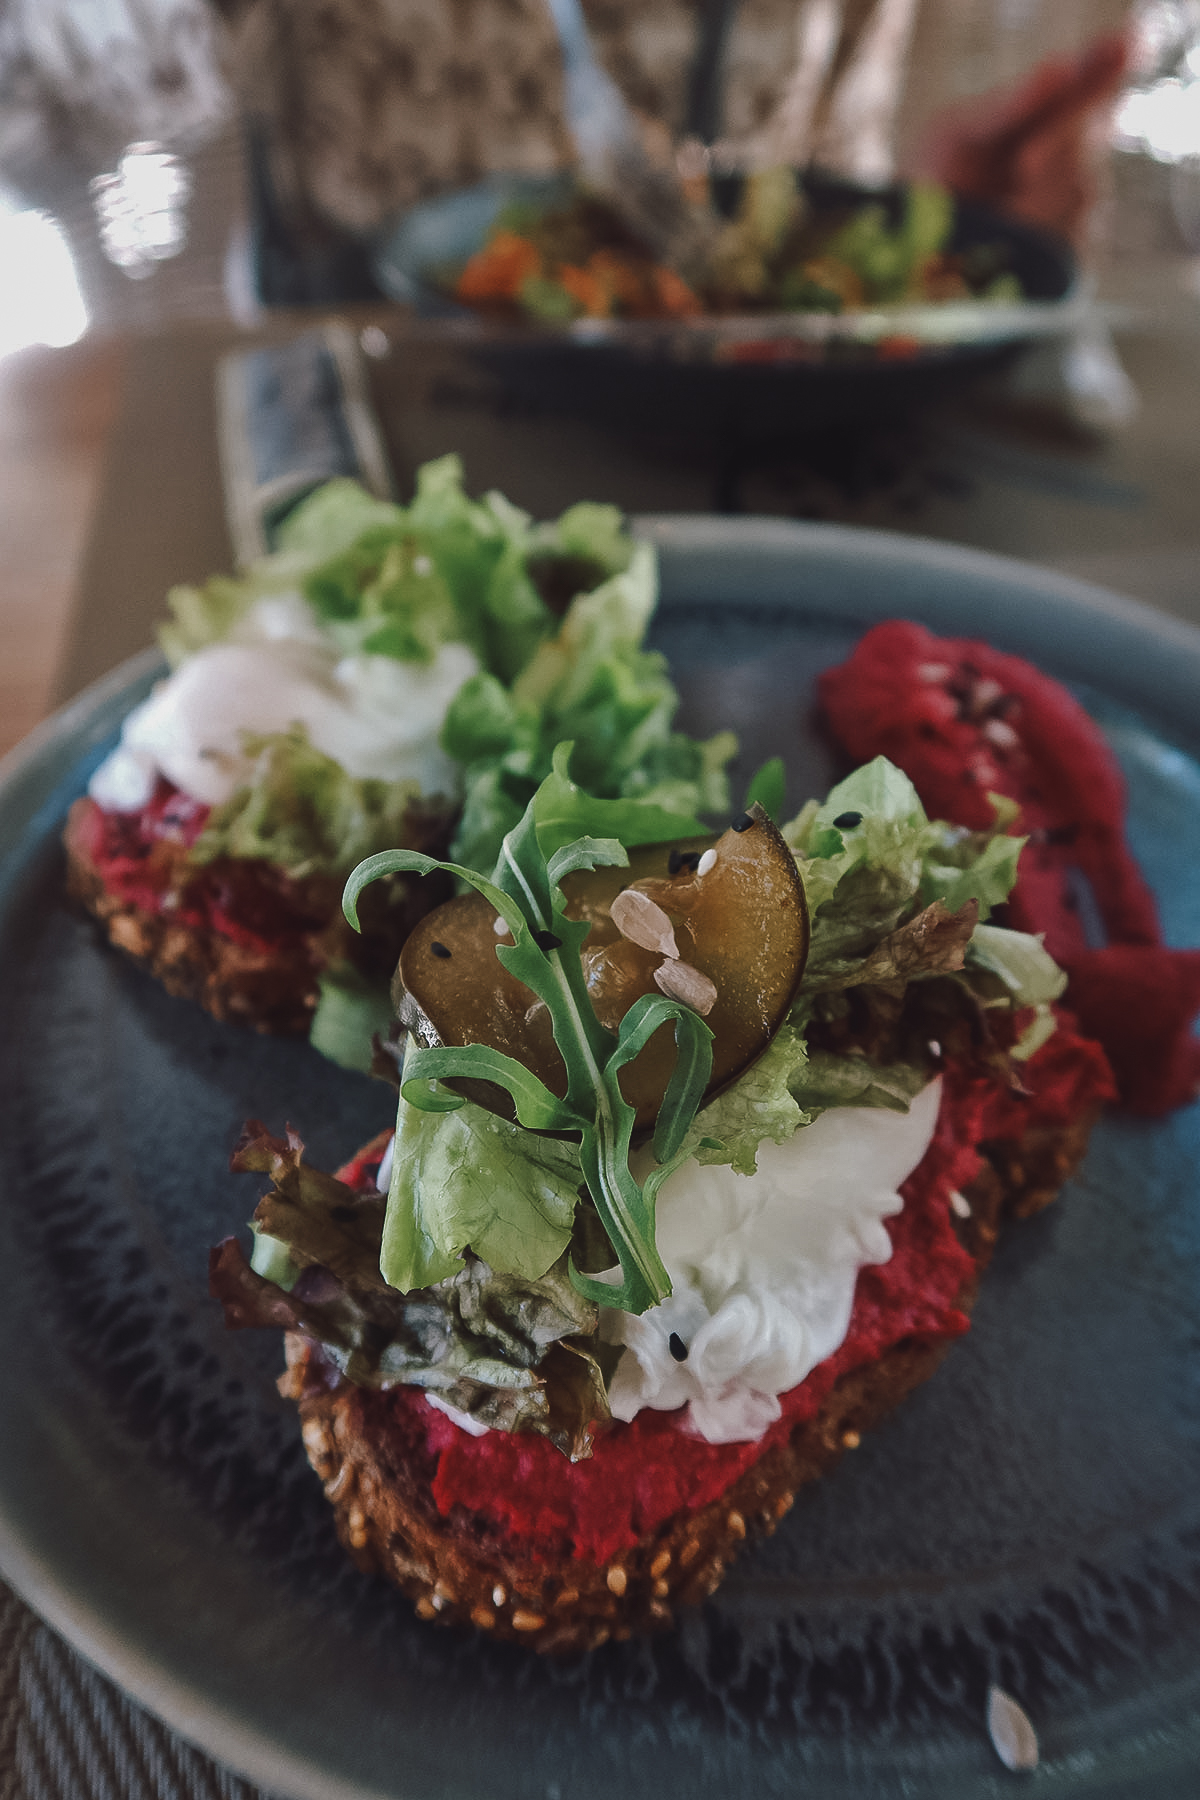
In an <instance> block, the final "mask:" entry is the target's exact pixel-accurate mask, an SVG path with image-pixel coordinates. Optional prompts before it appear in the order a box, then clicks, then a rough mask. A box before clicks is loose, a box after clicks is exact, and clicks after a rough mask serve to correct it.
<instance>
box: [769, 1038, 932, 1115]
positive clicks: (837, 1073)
mask: <svg viewBox="0 0 1200 1800" xmlns="http://www.w3.org/2000/svg"><path fill="white" fill-rule="evenodd" d="M929 1078H930V1069H929V1066H928V1065H927V1064H925V1063H916V1062H911V1063H910V1062H894V1063H877V1062H872V1061H871V1059H870V1058H869V1057H866V1056H835V1055H834V1054H833V1053H832V1052H831V1051H829V1050H810V1051H809V1054H808V1058H807V1061H806V1062H805V1063H804V1065H803V1068H802V1069H800V1070H799V1071H798V1074H797V1079H796V1082H795V1086H794V1090H793V1097H794V1098H795V1100H796V1103H797V1105H798V1106H801V1107H803V1109H804V1111H805V1112H806V1113H807V1114H808V1115H809V1117H810V1118H811V1119H815V1118H816V1117H817V1114H818V1113H822V1112H827V1111H828V1110H829V1108H830V1107H832V1106H880V1107H884V1108H886V1110H887V1111H889V1112H907V1111H908V1109H909V1107H910V1106H911V1105H912V1102H913V1101H914V1100H915V1099H916V1097H917V1095H918V1094H919V1093H920V1092H921V1090H922V1089H923V1088H924V1087H926V1086H927V1085H928V1082H929Z"/></svg>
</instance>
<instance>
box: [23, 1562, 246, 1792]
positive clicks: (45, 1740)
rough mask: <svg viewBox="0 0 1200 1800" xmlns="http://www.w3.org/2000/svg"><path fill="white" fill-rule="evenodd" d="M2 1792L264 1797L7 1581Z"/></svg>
mask: <svg viewBox="0 0 1200 1800" xmlns="http://www.w3.org/2000/svg"><path fill="white" fill-rule="evenodd" d="M0 1800H266V1796H265V1795H263V1794H262V1791H261V1789H259V1788H256V1787H252V1786H251V1785H250V1784H249V1783H248V1782H246V1781H243V1780H242V1779H241V1778H240V1777H239V1776H237V1775H234V1774H232V1773H231V1772H230V1771H229V1770H228V1769H222V1768H220V1767H219V1766H218V1764H216V1763H214V1762H212V1761H210V1760H209V1758H208V1757H207V1756H204V1755H202V1754H201V1752H200V1751H199V1750H194V1749H193V1748H192V1747H191V1745H190V1744H185V1743H184V1741H183V1739H182V1738H180V1737H177V1736H176V1734H175V1733H174V1732H173V1731H171V1730H169V1729H168V1727H167V1726H165V1725H163V1724H162V1723H161V1722H160V1721H159V1720H158V1719H155V1718H153V1717H151V1715H150V1714H149V1713H147V1712H143V1711H142V1709H141V1707H139V1706H137V1705H135V1703H134V1702H133V1701H132V1700H129V1699H127V1698H126V1696H125V1695H124V1694H122V1693H121V1692H120V1691H119V1690H118V1689H117V1688H115V1687H113V1685H112V1683H111V1682H109V1681H106V1680H105V1679H104V1677H103V1676H102V1675H99V1674H97V1672H96V1671H95V1669H93V1668H92V1667H91V1666H90V1665H89V1664H88V1663H86V1662H84V1661H83V1659H82V1657H79V1656H77V1655H76V1654H75V1652H74V1651H73V1650H71V1649H70V1648H69V1647H68V1646H67V1645H66V1644H65V1643H64V1642H63V1640H62V1639H61V1638H60V1637H59V1636H57V1634H56V1633H55V1632H53V1631H51V1629H50V1627H49V1626H48V1625H44V1624H42V1622H41V1620H40V1619H38V1618H37V1617H36V1616H35V1615H34V1614H33V1613H31V1612H30V1611H29V1609H28V1607H26V1606H24V1605H23V1604H22V1602H21V1601H20V1600H18V1599H17V1597H16V1595H15V1594H13V1593H12V1592H11V1591H10V1590H9V1589H8V1588H6V1587H4V1586H3V1584H0Z"/></svg>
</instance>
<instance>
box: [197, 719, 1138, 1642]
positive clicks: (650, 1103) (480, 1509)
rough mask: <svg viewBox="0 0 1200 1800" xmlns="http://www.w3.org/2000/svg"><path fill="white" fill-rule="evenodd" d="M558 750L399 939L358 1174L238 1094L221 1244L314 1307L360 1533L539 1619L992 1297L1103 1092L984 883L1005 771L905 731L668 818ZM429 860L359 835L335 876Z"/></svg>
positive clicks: (905, 1384)
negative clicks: (842, 772) (991, 783)
mask: <svg viewBox="0 0 1200 1800" xmlns="http://www.w3.org/2000/svg"><path fill="white" fill-rule="evenodd" d="M566 760H567V750H566V748H565V747H564V748H563V749H561V750H560V751H559V753H558V755H557V759H556V764H555V767H554V769H553V771H552V773H551V775H550V776H549V777H548V778H547V779H546V781H545V782H544V783H543V784H542V785H541V787H540V788H539V789H538V791H537V793H536V794H535V796H534V797H533V799H532V800H531V801H530V803H529V805H528V807H527V808H526V810H525V812H524V814H523V816H522V818H521V820H520V822H519V823H518V824H517V825H516V826H515V827H514V828H513V829H512V830H510V832H509V833H508V835H507V836H506V838H505V840H504V844H503V846H502V849H501V852H500V855H499V857H498V859H497V862H496V867H495V872H494V875H493V877H492V879H491V880H490V881H488V880H484V879H483V878H481V877H480V876H478V875H477V874H475V873H473V872H472V871H471V870H469V869H466V868H463V867H459V868H458V869H457V870H451V873H452V874H456V875H457V876H458V877H459V878H460V879H462V880H464V881H465V883H466V885H467V886H468V887H469V890H470V891H467V892H465V893H461V894H460V895H459V896H458V897H456V898H453V899H451V900H449V901H446V902H444V903H443V904H441V905H440V906H439V907H438V908H437V909H436V910H434V911H432V912H430V913H429V914H428V915H426V917H425V918H424V919H423V920H422V921H421V923H420V924H419V925H418V926H417V928H416V930H415V931H414V933H413V935H412V936H411V937H410V938H409V940H408V942H407V944H406V946H405V949H404V951H403V954H402V957H401V960H400V965H399V970H398V976H397V986H396V993H397V999H398V1003H399V1010H400V1016H401V1019H402V1020H403V1022H404V1025H405V1027H406V1034H405V1036H404V1038H403V1041H402V1042H401V1043H399V1044H398V1046H397V1054H398V1057H399V1082H400V1090H401V1097H400V1101H399V1110H398V1116H397V1125H396V1130H395V1135H394V1138H393V1135H392V1133H391V1132H384V1133H382V1134H381V1135H380V1137H379V1138H378V1139H377V1140H376V1141H375V1142H374V1143H373V1144H372V1145H370V1146H368V1147H367V1148H366V1149H365V1150H364V1151H362V1152H361V1153H360V1154H359V1155H358V1156H357V1157H356V1158H355V1160H354V1161H353V1162H352V1163H350V1164H348V1165H347V1166H346V1167H345V1168H343V1169H342V1170H341V1171H340V1173H339V1174H338V1175H337V1176H331V1175H327V1174H322V1173H320V1172H318V1171H317V1170H315V1169H312V1168H310V1167H309V1166H308V1165H307V1164H306V1163H305V1162H304V1159H303V1153H302V1145H301V1143H300V1140H299V1139H298V1138H297V1137H296V1136H295V1135H294V1134H293V1133H292V1132H291V1131H290V1130H289V1132H288V1134H287V1135H286V1137H283V1138H277V1137H273V1136H271V1135H270V1133H269V1132H268V1131H267V1129H266V1128H265V1127H263V1126H261V1125H257V1124H256V1125H254V1126H252V1127H250V1128H249V1129H248V1132H247V1135H246V1137H245V1138H244V1140H243V1142H242V1144H241V1145H240V1146H239V1149H238V1151H237V1154H236V1156H235V1167H237V1168H239V1169H242V1170H251V1171H256V1172H262V1173H264V1174H267V1175H269V1176H270V1178H271V1182H272V1185H271V1187H270V1190H269V1191H268V1192H267V1194H266V1195H265V1196H264V1198H263V1199H262V1200H261V1201H260V1203H259V1205H258V1208H257V1211H256V1213H255V1216H254V1222H253V1231H254V1245H253V1252H252V1255H251V1256H250V1257H249V1259H248V1258H247V1256H246V1255H245V1253H244V1251H243V1249H242V1248H241V1246H240V1245H239V1243H238V1241H237V1240H236V1239H234V1238H230V1239H228V1240H226V1242H225V1243H224V1244H223V1245H221V1246H220V1247H219V1249H217V1250H216V1251H214V1253H213V1262H212V1286H213V1291H214V1293H215V1294H216V1295H217V1297H218V1298H219V1299H221V1300H222V1302H223V1303H224V1306H225V1310H226V1317H227V1320H228V1322H229V1323H230V1324H231V1325H233V1326H247V1325H269V1326H275V1327H283V1328H284V1330H285V1331H286V1333H287V1338H286V1344H287V1362H288V1368H287V1373H286V1374H285V1376H284V1377H283V1378H282V1382H281V1386H282V1388H283V1391H284V1392H285V1393H286V1394H287V1395H290V1396H291V1397H292V1398H294V1399H295V1400H296V1401H297V1403H298V1407H299V1411H300V1415H301V1420H302V1431H303V1438H304V1443H305V1447H306V1449H307V1452H308V1455H309V1458H310V1461H311V1462H312V1465H313V1467H314V1469H315V1470H316V1472H317V1473H318V1475H319V1476H320V1478H321V1480H322V1481H323V1483H324V1486H325V1491H326V1493H327V1495H328V1496H329V1499H330V1501H331V1502H332V1504H333V1507H334V1511H335V1515H336V1521H337V1529H338V1532H339V1534H340V1536H341V1538H342V1540H343V1542H344V1543H345V1545H346V1546H347V1548H348V1549H349V1551H350V1553H351V1554H352V1556H353V1557H354V1558H355V1560H356V1561H357V1562H358V1564H359V1565H360V1566H361V1567H362V1568H364V1569H366V1570H373V1571H379V1572H382V1573H383V1574H385V1575H387V1576H388V1577H390V1578H391V1579H392V1580H394V1581H396V1582H398V1583H399V1584H400V1586H401V1587H402V1588H403V1589H404V1590H405V1591H406V1592H407V1593H408V1594H409V1595H410V1596H411V1597H412V1598H413V1599H414V1601H415V1603H416V1607H417V1611H418V1613H419V1614H420V1615H421V1616H422V1617H424V1618H430V1619H432V1618H435V1617H436V1618H440V1619H442V1620H444V1621H454V1622H458V1623H463V1624H466V1623H470V1624H472V1625H474V1626H475V1627H477V1628H478V1629H481V1630H485V1631H487V1632H489V1633H491V1634H493V1635H496V1636H502V1637H509V1638H513V1639H515V1640H518V1641H522V1642H524V1643H527V1644H529V1645H531V1646H533V1647H534V1648H536V1649H539V1650H548V1651H574V1650H581V1649H588V1648H591V1647H593V1646H595V1645H597V1644H600V1643H602V1642H603V1641H605V1640H606V1639H607V1638H609V1637H618V1638H620V1637H626V1636H628V1635H629V1634H630V1633H632V1632H640V1631H647V1630H653V1629H657V1628H661V1627H663V1626H665V1625H667V1624H669V1623H670V1621H671V1619H672V1617H673V1611H674V1608H675V1607H676V1606H677V1605H678V1604H680V1603H688V1602H694V1601H697V1600H699V1599H702V1598H703V1597H704V1596H706V1595H708V1594H709V1593H711V1592H712V1590H713V1589H714V1587H715V1586H716V1585H717V1583H718V1582H719V1580H720V1579H721V1575H722V1572H723V1571H724V1569H725V1567H726V1565H727V1563H728V1562H729V1560H730V1559H731V1558H732V1557H733V1556H734V1555H735V1554H736V1553H737V1551H738V1550H739V1548H740V1547H741V1545H742V1543H743V1541H744V1540H747V1539H749V1538H753V1537H754V1536H755V1535H757V1534H760V1533H763V1532H768V1531H772V1530H773V1529H774V1528H775V1526H776V1524H777V1522H778V1521H779V1520H780V1519H781V1518H782V1517H783V1516H784V1514H785V1513H786V1512H787V1511H788V1509H789V1508H790V1507H791V1505H792V1504H793V1498H794V1495H795V1492H796V1489H797V1487H798V1486H799V1485H800V1484H801V1483H803V1482H805V1481H808V1480H811V1479H812V1478H813V1477H815V1476H818V1475H821V1474H822V1473H824V1472H825V1471H826V1470H828V1469H829V1468H830V1467H831V1466H832V1465H833V1464H834V1463H835V1462H836V1461H837V1459H838V1458H839V1457H840V1456H841V1455H842V1454H843V1452H844V1451H846V1450H847V1449H850V1448H852V1447H853V1446H855V1445H856V1444H857V1443H858V1441H859V1435H860V1433H861V1432H862V1431H863V1430H864V1429H865V1428H866V1427H867V1426H869V1425H872V1424H873V1423H874V1422H875V1421H876V1420H877V1419H879V1418H880V1417H881V1416H882V1415H883V1414H885V1413H887V1412H888V1411H889V1410H890V1409H891V1408H892V1407H893V1406H894V1405H895V1404H896V1403H897V1402H898V1401H899V1400H900V1399H901V1398H902V1397H903V1396H904V1394H906V1393H907V1392H908V1391H909V1390H910V1389H911V1388H912V1387H913V1386H914V1385H916V1384H917V1383H918V1382H920V1381H922V1380H924V1379H925V1377H926V1376H928V1375H929V1374H930V1373H931V1372H932V1370H933V1369H934V1367H935V1365H936V1364H937V1362H938V1360H939V1358H940V1356H941V1355H942V1353H943V1351H944V1350H945V1349H946V1347H947V1345H948V1344H949V1343H950V1342H951V1341H952V1340H953V1339H954V1338H955V1337H957V1336H959V1335H960V1334H961V1333H962V1332H964V1331H965V1330H966V1329H967V1325H968V1319H967V1312H968V1310H969V1307H970V1304H971V1301H972V1299H973V1297H974V1294H975V1289H976V1284H977V1281H978V1278H979V1275H980V1272H981V1271H982V1269H983V1268H984V1266H985V1264H986V1263H987V1261H988V1258H989V1255H990V1253H991V1250H992V1247H993V1244H994V1242H995V1239H996V1234H997V1230H998V1228H999V1225H1000V1223H1001V1220H1002V1218H1003V1217H1004V1216H1005V1215H1006V1214H1008V1213H1013V1214H1016V1215H1018V1216H1020V1215H1024V1214H1027V1213H1030V1212H1033V1211H1035V1210H1037V1209H1038V1208H1040V1207H1042V1206H1044V1205H1045V1204H1046V1203H1047V1202H1049V1201H1050V1200H1052V1199H1053V1198H1054V1196H1055V1194H1056V1193H1057V1192H1058V1189H1059V1187H1060V1186H1061V1184H1062V1182H1063V1180H1064V1178H1065V1177H1066V1176H1067V1174H1068V1173H1069V1172H1070V1170H1071V1169H1072V1167H1073V1166H1074V1165H1075V1163H1076V1161H1077V1160H1078V1158H1079V1156H1080V1155H1081V1154H1082V1151H1083V1149H1084V1146H1085V1144H1086V1141H1087V1136H1088V1131H1089V1128H1090V1125H1091V1123H1092V1121H1093V1119H1094V1117H1095V1116H1096V1114H1097V1112H1098V1110H1099V1108H1100V1106H1101V1105H1102V1103H1103V1102H1104V1101H1105V1100H1106V1099H1108V1098H1110V1097H1111V1094H1112V1084H1111V1078H1110V1076H1109V1072H1108V1067H1107V1064H1106V1062H1105V1059H1104V1056H1103V1054H1102V1052H1101V1051H1100V1050H1099V1049H1098V1048H1097V1047H1096V1046H1095V1045H1093V1044H1091V1043H1089V1042H1087V1041H1085V1040H1084V1039H1082V1038H1081V1037H1080V1036H1079V1034H1078V1033H1077V1031H1076V1030H1075V1028H1074V1025H1073V1023H1072V1021H1071V1019H1070V1017H1069V1016H1068V1015H1065V1014H1063V1013H1061V1012H1060V1011H1059V1010H1058V1007H1057V1000H1058V997H1059V995H1060V994H1061V992H1062V988H1063V982H1064V978H1063V976H1062V974H1061V972H1060V971H1059V970H1058V968H1057V967H1056V966H1055V964H1054V963H1053V962H1052V961H1051V959H1050V957H1049V956H1048V955H1047V953H1046V952H1045V950H1044V949H1043V947H1042V945H1041V944H1040V942H1039V941H1038V939H1037V938H1036V937H1033V936H1029V935H1026V934H1023V933H1021V932H1015V931H1011V930H1007V929H1003V928H1001V927H1000V926H998V925H997V924H996V923H994V922H992V921H990V920H989V915H990V913H991V912H992V909H993V908H995V907H997V906H998V905H1000V904H1002V903H1003V901H1004V900H1005V898H1006V896H1007V895H1008V893H1009V891H1010V889H1011V887H1012V883H1013V880H1014V877H1015V874H1016V868H1017V859H1018V855H1019V853H1020V850H1021V840H1020V839H1018V838H1016V837H1013V836H1011V835H1008V832H1007V828H1008V826H1009V825H1010V824H1011V818H1010V817H1009V815H1008V814H1007V813H1006V811H1005V809H1004V808H1003V806H1002V805H1001V806H999V808H998V809H997V810H996V811H995V812H994V814H993V816H992V818H991V819H990V821H989V822H988V823H986V824H985V825H984V827H983V828H981V829H979V830H964V829H960V828H957V827H951V826H946V825H943V824H938V823H936V822H931V821H930V820H929V819H928V818H927V816H926V813H925V811H924V809H923V807H922V805H921V802H920V801H919V799H918V797H917V794H916V792H915V790H914V788H913V786H912V784H911V782H910V781H909V780H908V779H907V777H905V776H904V775H902V774H901V773H900V772H899V771H898V770H897V769H895V768H894V767H893V766H892V765H891V764H890V763H888V762H887V761H885V760H883V759H882V758H880V759H878V760H876V761H874V762H872V763H871V764H870V765H868V766H867V767H864V768H862V769H860V770H859V771H857V772H856V773H854V774H853V775H851V776H850V777H849V778H848V779H847V780H845V781H844V782H842V783H841V784H839V785H838V786H837V787H836V788H835V789H834V790H833V792H832V793H831V794H830V795H829V796H828V798H827V799H826V800H825V801H824V802H818V801H815V800H814V801H812V802H810V803H809V804H808V805H807V806H806V807H805V808H804V809H803V810H802V811H801V813H800V814H799V815H798V816H797V817H796V818H795V819H793V820H792V821H791V823H790V824H787V825H785V826H784V827H783V828H782V830H780V829H777V828H776V826H775V825H774V824H773V823H772V821H771V819H770V817H769V815H768V813H767V812H765V811H764V810H763V808H762V807H761V806H760V805H758V804H753V805H751V806H750V808H749V810H748V811H747V812H746V813H745V814H743V815H741V816H740V817H739V818H737V819H735V820H734V822H733V824H732V825H731V826H730V828H729V829H728V830H726V831H725V832H723V833H722V834H720V835H719V836H717V837H715V838H711V839H705V838H699V839H687V840H682V841H680V840H676V841H674V842H664V843H660V844H658V845H657V846H656V847H647V845H648V844H649V841H650V837H651V835H652V834H651V833H650V831H649V830H648V828H647V826H646V822H645V820H644V818H642V817H641V816H640V812H641V809H640V808H639V806H638V804H637V802H635V801H629V800H625V801H612V800H608V801H604V800H595V799H593V798H591V797H589V796H588V795H587V794H586V793H584V792H582V791H581V790H580V789H579V788H578V787H577V786H576V785H575V784H574V783H572V782H571V781H570V780H569V779H568V778H567V774H566ZM639 841H640V842H641V844H642V847H641V848H635V849H633V850H629V848H628V845H629V844H630V843H631V842H632V843H635V844H636V843H638V842H639ZM438 868H439V865H437V864H435V863H434V862H433V861H432V860H431V859H429V858H427V857H422V856H421V855H419V854H417V853H415V852H412V851H395V852H391V853H387V854H384V855H381V856H377V857H375V858H373V859H371V860H370V861H368V862H366V863H365V864H364V865H363V866H362V867H361V868H359V869H358V870H357V871H356V872H355V874H354V876H353V878H352V880H351V882H350V884H349V886H348V889H347V895H346V903H347V909H348V915H349V916H350V917H351V919H353V917H354V915H355V910H356V907H357V905H358V902H359V898H360V896H361V895H362V894H363V893H364V892H369V891H370V886H371V884H372V883H373V882H374V881H376V880H379V879H387V878H390V877H392V876H393V875H395V874H396V873H402V874H404V875H405V876H416V877H420V878H422V879H424V878H427V877H428V876H430V875H432V874H434V873H436V872H437V870H438Z"/></svg>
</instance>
